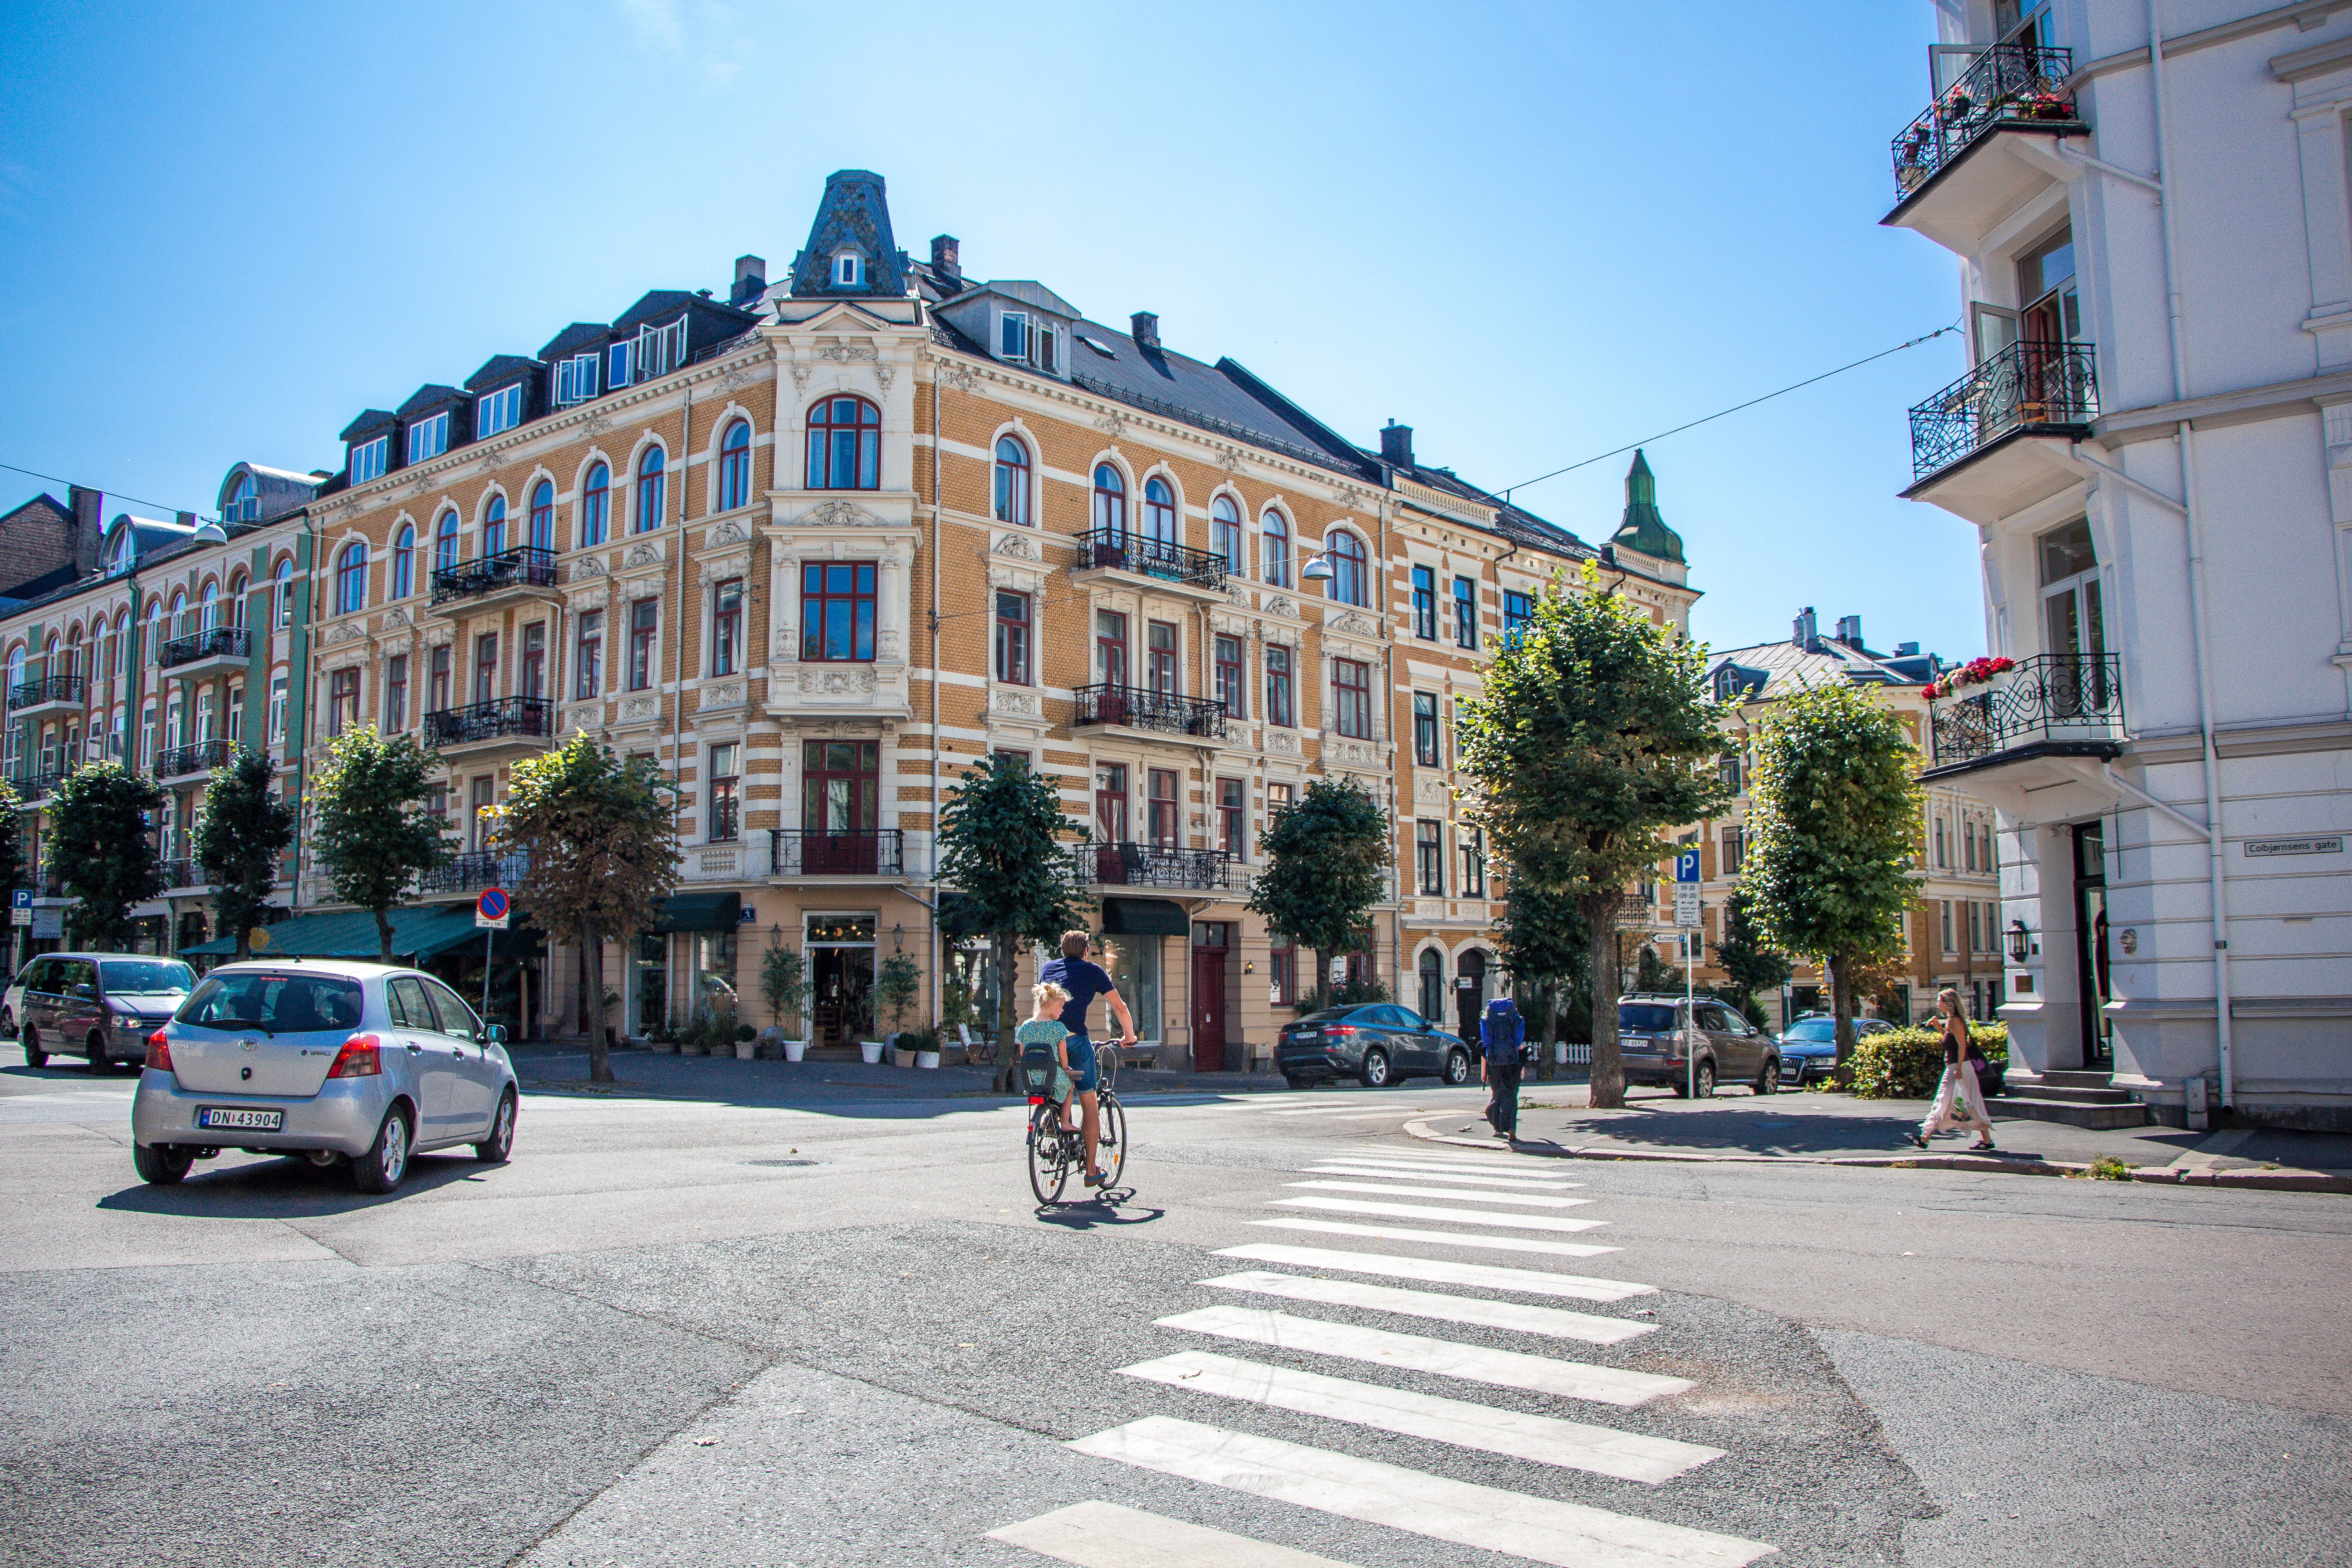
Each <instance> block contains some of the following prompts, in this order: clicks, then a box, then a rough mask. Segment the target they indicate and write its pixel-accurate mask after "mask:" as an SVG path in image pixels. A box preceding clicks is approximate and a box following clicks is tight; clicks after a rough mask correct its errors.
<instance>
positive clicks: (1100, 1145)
mask: <svg viewBox="0 0 2352 1568" xmlns="http://www.w3.org/2000/svg"><path fill="white" fill-rule="evenodd" d="M1117 1055H1118V1052H1117V1049H1116V1048H1115V1047H1114V1048H1113V1050H1112V1051H1111V1058H1113V1059H1116V1058H1117ZM1100 1059H1101V1058H1097V1070H1098V1071H1099V1070H1100V1068H1099V1063H1100ZM1100 1076H1101V1082H1100V1083H1099V1084H1098V1085H1097V1088H1096V1089H1095V1110H1096V1117H1097V1121H1096V1128H1097V1138H1096V1142H1095V1157H1096V1158H1097V1160H1099V1161H1101V1162H1102V1167H1103V1170H1104V1172H1105V1173H1108V1176H1109V1177H1110V1179H1109V1180H1108V1181H1107V1182H1105V1183H1104V1184H1103V1185H1102V1190H1103V1191H1104V1192H1105V1193H1108V1192H1109V1191H1110V1189H1111V1188H1113V1187H1115V1186H1117V1185H1118V1178H1119V1175H1120V1173H1122V1172H1123V1171H1125V1170H1126V1169H1127V1110H1126V1108H1125V1107H1124V1106H1122V1105H1120V1104H1119V1102H1118V1091H1117V1090H1115V1089H1112V1088H1111V1080H1112V1079H1115V1078H1117V1077H1118V1068H1116V1067H1113V1068H1110V1069H1109V1070H1108V1071H1107V1072H1101V1075H1100ZM1064 1104H1066V1101H1062V1100H1048V1099H1047V1098H1045V1096H1044V1095H1042V1094H1033V1095H1031V1096H1030V1097H1029V1141H1028V1142H1029V1190H1030V1191H1031V1192H1033V1193H1035V1194H1037V1202H1038V1204H1039V1205H1041V1206H1042V1205H1046V1204H1054V1203H1059V1202H1061V1199H1062V1190H1063V1189H1064V1188H1065V1187H1066V1186H1068V1185H1069V1182H1070V1173H1071V1172H1072V1171H1074V1170H1076V1171H1084V1170H1085V1169H1086V1163H1087V1141H1086V1132H1085V1126H1084V1123H1083V1122H1082V1123H1080V1126H1079V1129H1078V1130H1077V1131H1068V1130H1066V1129H1065V1128H1064V1127H1063V1126H1062V1108H1063V1106H1064Z"/></svg>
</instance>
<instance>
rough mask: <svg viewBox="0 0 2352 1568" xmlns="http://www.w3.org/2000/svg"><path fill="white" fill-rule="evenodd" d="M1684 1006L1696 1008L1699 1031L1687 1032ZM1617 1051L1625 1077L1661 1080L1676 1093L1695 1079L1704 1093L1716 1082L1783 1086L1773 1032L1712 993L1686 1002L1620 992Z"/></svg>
mask: <svg viewBox="0 0 2352 1568" xmlns="http://www.w3.org/2000/svg"><path fill="white" fill-rule="evenodd" d="M1686 1007H1688V1008H1692V1009H1695V1010H1696V1024H1697V1033H1696V1035H1686V1034H1685V1026H1686V1024H1687V1023H1688V1022H1689V1021H1690V1018H1691V1015H1690V1014H1689V1013H1686V1012H1685V1008H1686ZM1686 1040H1687V1041H1689V1042H1690V1045H1691V1047H1692V1048H1691V1051H1690V1053H1689V1054H1688V1055H1685V1050H1684V1047H1685V1041H1686ZM1617 1057H1618V1060H1620V1061H1621V1062H1622V1063H1623V1064H1624V1068H1625V1081H1626V1082H1627V1083H1629V1084H1635V1083H1643V1084H1656V1085H1661V1086H1663V1087H1665V1088H1668V1089H1673V1090H1674V1091H1675V1093H1676V1094H1678V1095H1685V1096H1687V1095H1688V1094H1689V1093H1690V1092H1691V1087H1692V1084H1693V1082H1694V1080H1695V1081H1696V1084H1697V1088H1698V1093H1699V1095H1700V1097H1701V1098H1705V1097H1706V1096H1707V1095H1711V1094H1713V1093H1714V1092H1715V1087H1716V1085H1717V1084H1718V1083H1744V1084H1746V1085H1748V1088H1750V1089H1753V1090H1755V1092H1757V1093H1758V1094H1772V1093H1775V1092H1777V1091H1778V1090H1779V1089H1780V1047H1779V1046H1777V1045H1775V1044H1774V1043H1773V1041H1772V1037H1770V1036H1769V1035H1767V1034H1765V1033H1763V1032H1762V1031H1760V1030H1759V1029H1758V1028H1757V1027H1756V1026H1754V1025H1752V1024H1750V1023H1749V1022H1748V1020H1747V1019H1745V1018H1743V1017H1741V1016H1739V1015H1738V1012H1736V1011H1734V1010H1733V1008H1732V1007H1731V1006H1730V1005H1728V1004H1727V1003H1723V1002H1718V1001H1717V1000H1716V999H1715V998H1714V997H1712V996H1701V997H1697V998H1696V999H1695V1000H1694V1001H1692V1002H1690V1003H1687V1004H1686V1003H1685V1002H1684V1000H1683V999H1682V998H1681V997H1679V996H1674V995H1633V996H1622V997H1619V998H1618V1001H1617ZM1694 1058H1696V1059H1695V1060H1694Z"/></svg>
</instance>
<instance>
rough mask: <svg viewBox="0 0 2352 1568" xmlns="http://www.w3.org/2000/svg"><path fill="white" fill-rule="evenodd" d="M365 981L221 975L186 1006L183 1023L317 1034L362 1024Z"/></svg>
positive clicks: (314, 976)
mask: <svg viewBox="0 0 2352 1568" xmlns="http://www.w3.org/2000/svg"><path fill="white" fill-rule="evenodd" d="M361 1011H362V1007H361V994H360V984H359V982H358V981H356V980H346V979H343V978H342V977H341V976H340V975H332V974H215V975H214V976H212V977H211V978H210V979H208V980H206V981H205V983H204V984H202V985H201V986H199V987H197V989H196V993H195V994H194V995H193V996H191V997H189V998H188V999H187V1001H186V1002H185V1003H184V1004H182V1005H181V1007H180V1012H179V1021H180V1022H181V1023H183V1024H194V1025H196V1026H199V1027H203V1028H211V1029H237V1028H246V1029H250V1028H262V1029H267V1030H268V1031H269V1032H270V1033H272V1034H275V1035H302V1034H312V1033H316V1032H318V1031H320V1030H326V1029H350V1028H355V1027H357V1026H358V1025H359V1021H360V1014H361Z"/></svg>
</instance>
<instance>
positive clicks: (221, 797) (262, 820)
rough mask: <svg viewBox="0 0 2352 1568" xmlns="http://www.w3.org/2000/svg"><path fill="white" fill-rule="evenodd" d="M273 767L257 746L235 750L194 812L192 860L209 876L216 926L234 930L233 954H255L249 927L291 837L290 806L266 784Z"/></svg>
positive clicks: (271, 778)
mask: <svg viewBox="0 0 2352 1568" xmlns="http://www.w3.org/2000/svg"><path fill="white" fill-rule="evenodd" d="M275 773H276V769H275V768H274V767H273V766H272V765H271V763H270V761H269V758H268V755H267V754H266V753H264V752H247V751H239V752H237V753H236V760H235V761H233V762H231V763H229V764H228V765H227V766H226V767H225V768H222V769H220V770H219V771H218V772H216V773H214V774H213V782H212V783H211V784H209V785H207V786H206V787H205V804H204V805H203V806H202V807H201V808H200V809H199V810H198V812H197V814H196V832H195V842H194V846H193V847H194V850H195V857H196V863H197V864H198V865H200V866H202V867H203V868H205V875H206V876H208V877H210V878H211V879H212V880H213V883H214V884H215V886H214V890H213V914H214V917H215V921H216V922H217V925H218V929H220V930H222V931H232V932H235V933H236V955H237V957H239V958H241V959H242V958H250V957H252V956H253V948H252V933H253V928H254V927H255V926H256V925H257V924H258V923H259V922H260V921H261V920H262V918H263V916H262V910H264V909H266V908H267V907H268V900H269V889H271V888H273V887H275V886H276V885H277V882H278V863H279V862H280V861H281V860H282V859H283V858H285V855H286V850H287V847H288V846H289V845H291V844H292V843H293V842H294V826H295V814H294V808H293V807H292V806H290V805H287V804H286V802H285V801H284V800H283V799H281V798H280V797H279V796H278V794H277V792H276V791H275V790H273V789H272V788H271V787H270V786H271V784H272V783H273V782H274V779H275Z"/></svg>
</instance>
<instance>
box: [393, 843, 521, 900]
mask: <svg viewBox="0 0 2352 1568" xmlns="http://www.w3.org/2000/svg"><path fill="white" fill-rule="evenodd" d="M528 870H530V856H528V855H496V854H491V853H489V852H488V851H487V850H485V851H480V852H477V853H474V854H470V855H458V856H454V857H452V858H451V859H450V861H449V863H448V864H447V865H446V866H436V867H435V868H433V869H431V870H430V871H427V872H425V875H424V876H422V877H420V878H418V879H417V881H416V890H417V891H418V892H420V893H472V892H478V891H480V890H481V889H484V888H504V889H507V890H508V891H509V892H512V891H513V890H514V888H515V885H516V884H517V883H518V882H520V881H521V880H522V879H523V873H524V872H526V871H528Z"/></svg>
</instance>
